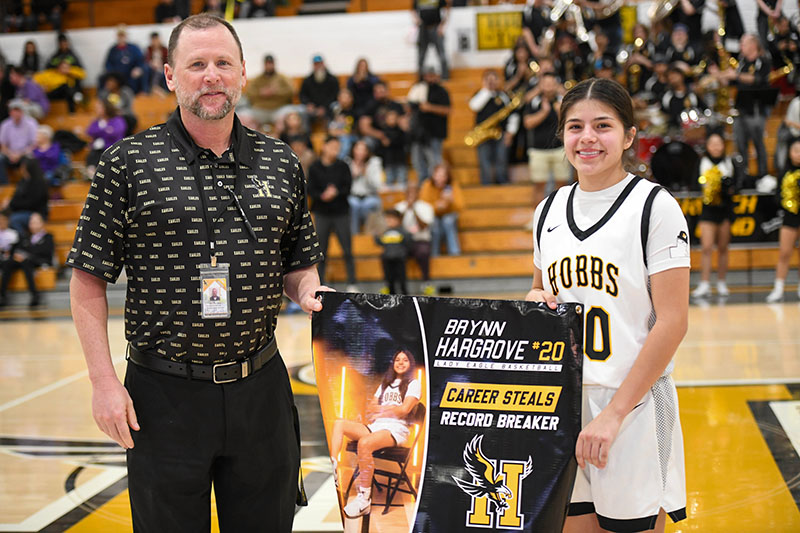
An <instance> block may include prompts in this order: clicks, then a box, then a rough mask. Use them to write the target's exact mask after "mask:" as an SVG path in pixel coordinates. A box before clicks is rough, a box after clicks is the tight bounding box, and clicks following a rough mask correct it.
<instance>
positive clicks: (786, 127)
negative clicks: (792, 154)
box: [775, 90, 800, 170]
mask: <svg viewBox="0 0 800 533" xmlns="http://www.w3.org/2000/svg"><path fill="white" fill-rule="evenodd" d="M797 137H800V90H798V91H797V92H796V95H795V97H794V98H792V101H791V102H789V107H787V108H786V115H784V117H783V122H781V125H780V127H779V128H778V142H777V143H776V144H775V169H776V170H779V169H782V168H784V167H785V166H786V159H787V155H788V152H789V142H790V141H791V140H792V139H795V138H797Z"/></svg>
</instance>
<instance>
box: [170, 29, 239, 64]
mask: <svg viewBox="0 0 800 533" xmlns="http://www.w3.org/2000/svg"><path fill="white" fill-rule="evenodd" d="M212 38H218V39H220V40H222V41H224V42H223V43H220V42H219V41H217V40H216V39H214V41H213V46H211V45H210V44H211V43H210V42H209V39H212ZM220 44H222V46H220ZM204 45H206V46H204ZM209 52H213V53H214V55H217V56H226V55H230V56H235V57H236V58H238V57H239V46H238V45H237V44H236V39H234V38H233V35H231V32H230V31H228V29H227V28H225V26H222V25H219V26H211V27H210V28H184V29H183V31H182V32H181V35H180V38H179V39H178V44H177V46H176V47H175V56H176V57H180V56H183V55H184V54H185V55H187V56H190V55H191V56H198V55H206V54H208V53H209Z"/></svg>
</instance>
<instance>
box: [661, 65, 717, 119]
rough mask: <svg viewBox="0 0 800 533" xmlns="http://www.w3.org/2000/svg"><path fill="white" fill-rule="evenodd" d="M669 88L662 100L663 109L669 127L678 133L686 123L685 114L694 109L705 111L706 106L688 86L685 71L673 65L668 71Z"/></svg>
mask: <svg viewBox="0 0 800 533" xmlns="http://www.w3.org/2000/svg"><path fill="white" fill-rule="evenodd" d="M667 80H668V83H669V87H668V88H667V91H666V92H665V93H664V96H663V97H662V98H661V109H662V110H663V111H664V113H666V114H667V117H668V120H669V125H670V126H671V127H672V128H673V129H674V131H675V132H677V130H678V128H680V127H681V123H682V122H686V120H685V115H684V114H685V113H687V112H688V111H690V110H692V109H695V110H697V109H700V110H702V109H705V108H706V104H705V102H704V101H703V99H702V98H700V97H699V96H697V94H695V92H694V91H692V90H691V89H690V88H689V87H688V85H687V84H686V76H685V74H684V71H683V69H681V68H680V67H679V66H677V65H675V64H673V65H670V67H669V69H668V70H667Z"/></svg>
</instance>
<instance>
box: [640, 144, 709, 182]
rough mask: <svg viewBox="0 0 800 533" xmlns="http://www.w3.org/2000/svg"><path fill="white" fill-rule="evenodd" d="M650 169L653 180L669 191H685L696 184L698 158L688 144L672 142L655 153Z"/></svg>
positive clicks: (698, 165) (698, 167)
mask: <svg viewBox="0 0 800 533" xmlns="http://www.w3.org/2000/svg"><path fill="white" fill-rule="evenodd" d="M650 169H651V171H652V173H653V178H654V179H655V180H656V181H657V182H658V183H659V184H661V185H663V186H664V187H666V188H667V189H669V190H670V191H686V190H689V189H691V188H694V187H695V185H696V183H697V176H698V172H699V170H700V156H699V155H697V152H696V151H695V150H694V148H692V147H691V146H689V145H688V144H686V143H684V142H680V141H673V142H670V143H667V144H665V145H663V146H661V147H660V148H658V149H657V150H656V151H655V153H654V154H653V157H652V159H651V160H650Z"/></svg>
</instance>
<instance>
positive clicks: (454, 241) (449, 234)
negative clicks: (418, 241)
mask: <svg viewBox="0 0 800 533" xmlns="http://www.w3.org/2000/svg"><path fill="white" fill-rule="evenodd" d="M419 197H420V200H423V201H425V202H428V203H429V204H431V205H432V206H433V211H434V215H435V216H434V219H433V224H432V226H431V241H432V248H433V249H432V251H431V255H433V256H434V257H436V256H437V255H439V252H440V246H441V242H442V235H444V239H445V242H446V243H447V253H448V254H449V255H459V254H461V246H460V245H459V243H458V215H459V213H460V212H461V211H462V210H463V209H464V194H463V192H462V191H461V187H459V185H458V184H457V183H453V179H452V176H451V175H450V169H449V167H448V166H447V165H445V164H444V163H442V164H439V165H437V166H436V168H434V169H433V176H431V179H429V180H426V181H425V183H423V184H422V189H421V190H420V193H419Z"/></svg>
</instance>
